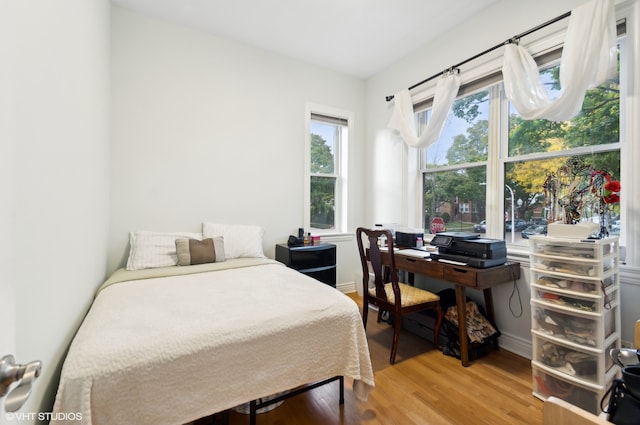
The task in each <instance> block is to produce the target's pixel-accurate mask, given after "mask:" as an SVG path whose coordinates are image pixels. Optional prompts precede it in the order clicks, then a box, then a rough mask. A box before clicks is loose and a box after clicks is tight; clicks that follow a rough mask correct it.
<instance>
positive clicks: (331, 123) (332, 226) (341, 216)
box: [305, 106, 352, 232]
mask: <svg viewBox="0 0 640 425" xmlns="http://www.w3.org/2000/svg"><path fill="white" fill-rule="evenodd" d="M351 121H352V117H351V113H349V112H344V111H338V110H334V109H331V108H326V107H321V106H309V107H308V108H307V123H308V134H307V139H306V140H307V146H306V152H307V154H306V163H307V167H306V168H307V182H306V184H305V186H306V187H305V195H306V196H305V199H306V202H305V204H306V206H305V216H306V219H305V227H306V228H309V229H313V230H314V231H316V232H318V231H319V232H344V231H346V206H347V202H346V199H347V186H346V182H347V179H346V177H347V166H346V164H347V152H348V149H347V148H348V142H349V133H350V131H349V130H350V127H351Z"/></svg>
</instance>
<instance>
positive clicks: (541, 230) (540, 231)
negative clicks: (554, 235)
mask: <svg viewBox="0 0 640 425" xmlns="http://www.w3.org/2000/svg"><path fill="white" fill-rule="evenodd" d="M546 234H547V225H546V224H540V225H535V224H534V225H532V226H528V227H527V228H525V229H524V230H523V231H522V239H529V236H532V235H546Z"/></svg>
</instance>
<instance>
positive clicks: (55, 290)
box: [0, 0, 109, 423]
mask: <svg viewBox="0 0 640 425" xmlns="http://www.w3.org/2000/svg"><path fill="white" fill-rule="evenodd" d="M3 4H4V6H3V12H7V11H8V10H9V8H10V11H11V13H10V14H9V16H10V17H11V19H13V20H14V24H15V30H16V32H15V34H13V36H14V38H13V42H14V43H15V50H14V55H13V56H11V57H4V58H3V59H5V60H8V62H7V66H8V67H9V68H10V69H13V70H14V71H15V72H13V73H12V74H11V76H10V77H11V80H10V81H11V84H10V86H11V91H10V92H9V94H10V96H11V98H10V101H9V103H10V106H9V107H8V108H7V109H6V110H4V109H3V111H8V112H9V114H8V117H9V118H10V119H11V120H12V121H13V122H12V123H10V126H11V128H12V129H13V130H12V131H11V132H9V133H7V134H9V135H10V136H11V138H10V139H9V140H3V141H2V143H3V152H5V151H6V152H10V154H11V157H10V161H12V164H11V166H10V168H9V170H11V173H12V174H13V175H9V176H5V174H6V172H4V173H3V178H5V177H7V178H8V179H9V181H10V182H12V184H13V187H12V188H11V193H10V197H9V198H3V199H2V201H1V202H2V207H1V208H2V218H3V220H5V219H8V222H9V223H10V226H11V229H10V231H9V233H10V235H9V236H10V239H9V243H8V244H9V246H10V247H11V252H10V253H9V255H10V257H9V260H8V261H9V262H10V264H9V267H10V268H11V270H12V271H11V276H12V277H13V279H14V281H13V282H10V283H11V284H13V287H14V291H15V297H16V306H15V307H16V329H15V340H16V344H15V347H16V351H15V353H13V354H15V357H16V360H17V361H18V362H21V363H25V362H28V361H31V360H36V359H38V360H41V361H42V364H43V370H42V375H41V377H40V378H39V380H38V381H37V383H36V385H35V387H34V392H33V394H32V395H31V398H30V400H29V402H28V404H27V405H26V406H25V407H24V408H23V409H22V412H48V411H50V410H51V405H52V404H53V397H54V395H55V391H56V389H57V388H56V386H57V376H58V373H59V370H58V368H59V364H60V362H61V361H62V359H63V356H64V354H65V351H66V349H67V347H68V344H69V342H70V340H71V338H72V337H73V334H74V332H75V329H76V328H77V327H78V325H79V323H80V321H81V320H82V318H83V317H84V314H85V312H86V309H87V308H88V306H89V303H90V302H91V299H92V297H93V293H94V291H95V289H96V287H97V286H98V285H99V284H100V283H101V281H102V280H103V279H104V274H105V270H106V262H107V261H106V260H107V226H108V215H109V209H108V175H107V173H108V161H109V152H108V141H109V134H108V131H109V128H108V97H109V85H108V81H109V74H108V71H109V66H108V58H109V49H108V41H109V39H108V34H109V3H108V1H107V0H94V1H86V0H60V1H56V2H49V1H38V0H21V1H16V2H13V3H12V4H11V5H9V4H8V3H3ZM3 66H4V65H3ZM3 96H4V93H3ZM5 118H7V116H6V115H5V116H3V118H2V119H5ZM3 135H4V134H3ZM5 143H8V148H6V150H5V146H6V145H5ZM3 163H4V162H3ZM3 242H6V241H3ZM3 266H5V263H4V262H3ZM2 354H9V353H0V355H2ZM25 423H27V422H25Z"/></svg>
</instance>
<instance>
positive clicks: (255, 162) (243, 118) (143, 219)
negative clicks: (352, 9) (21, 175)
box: [109, 7, 364, 282]
mask: <svg viewBox="0 0 640 425" xmlns="http://www.w3.org/2000/svg"><path fill="white" fill-rule="evenodd" d="M112 78H113V79H112V84H113V90H112V108H111V111H112V117H113V119H112V135H113V139H112V146H111V158H112V160H111V173H112V179H111V187H112V193H111V200H112V204H111V226H110V229H111V235H110V243H109V269H110V270H113V269H115V268H117V267H118V266H121V265H124V262H125V260H126V258H125V257H126V255H127V252H128V232H130V231H133V230H156V231H161V230H163V231H173V230H186V231H199V230H200V224H201V222H202V221H215V222H220V223H239V224H256V225H260V226H262V227H264V228H265V229H266V234H265V237H264V249H265V254H266V255H267V256H269V257H271V258H273V256H274V251H275V244H276V243H281V242H286V240H287V237H288V236H289V235H290V234H296V233H297V229H298V227H301V226H302V223H303V186H302V184H303V175H304V174H303V173H304V170H303V159H304V157H303V152H304V151H303V148H304V129H305V127H304V123H305V121H304V119H305V116H304V114H305V104H306V102H312V103H316V104H322V105H326V106H330V107H333V108H337V109H342V110H348V111H353V112H354V113H355V125H356V128H355V133H356V134H355V137H354V139H353V140H352V141H351V142H352V144H351V148H352V149H351V152H350V154H351V158H352V159H351V161H350V167H351V168H350V176H351V177H352V178H351V181H350V185H349V187H350V189H351V190H352V192H351V194H352V195H353V198H351V200H350V202H351V203H352V205H351V206H352V207H353V209H354V211H353V212H354V215H352V222H353V221H357V217H358V216H359V215H361V213H359V212H358V210H360V211H361V207H359V205H361V202H358V200H359V199H360V193H359V192H360V191H359V190H356V188H360V187H361V186H362V177H361V176H362V169H361V166H360V165H359V164H360V163H361V161H360V158H361V157H362V154H363V148H362V146H363V143H364V136H363V132H364V119H363V115H364V103H363V99H364V82H363V81H361V80H359V79H356V78H352V77H347V76H344V75H342V74H338V73H335V72H333V71H328V70H325V69H321V68H318V67H315V66H311V65H308V64H306V63H303V62H300V61H297V60H293V59H289V58H286V57H283V56H279V55H275V54H273V53H269V52H267V51H264V50H260V49H256V48H252V47H248V46H245V45H242V44H238V43H235V42H232V41H228V40H225V39H221V38H218V37H215V36H212V35H209V34H206V33H204V32H200V31H197V30H191V29H189V28H186V27H183V26H178V25H174V24H170V23H167V22H163V21H160V20H157V19H154V18H151V17H147V16H143V15H141V14H139V13H137V12H133V11H130V10H127V9H123V8H120V7H114V8H113V11H112ZM350 227H353V223H351V224H350ZM341 245H342V243H341ZM343 245H345V246H344V247H342V246H339V247H338V256H339V259H338V261H339V264H340V263H344V262H347V263H352V262H354V261H353V259H354V258H355V256H354V255H353V254H352V253H351V252H350V251H355V250H356V247H355V244H354V243H353V241H348V242H345V243H344V244H343ZM342 270H345V268H342ZM338 279H339V281H340V282H345V281H353V272H344V273H342V272H340V273H339V275H338Z"/></svg>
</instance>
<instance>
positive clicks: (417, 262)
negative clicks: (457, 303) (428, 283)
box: [395, 255, 443, 279]
mask: <svg viewBox="0 0 640 425" xmlns="http://www.w3.org/2000/svg"><path fill="white" fill-rule="evenodd" d="M395 260H396V269H398V270H405V271H407V272H409V273H416V274H419V275H422V276H428V277H433V278H436V279H442V278H443V274H442V268H443V265H442V264H441V263H438V262H437V261H430V260H424V259H422V258H415V257H409V256H408V255H396V256H395Z"/></svg>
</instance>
